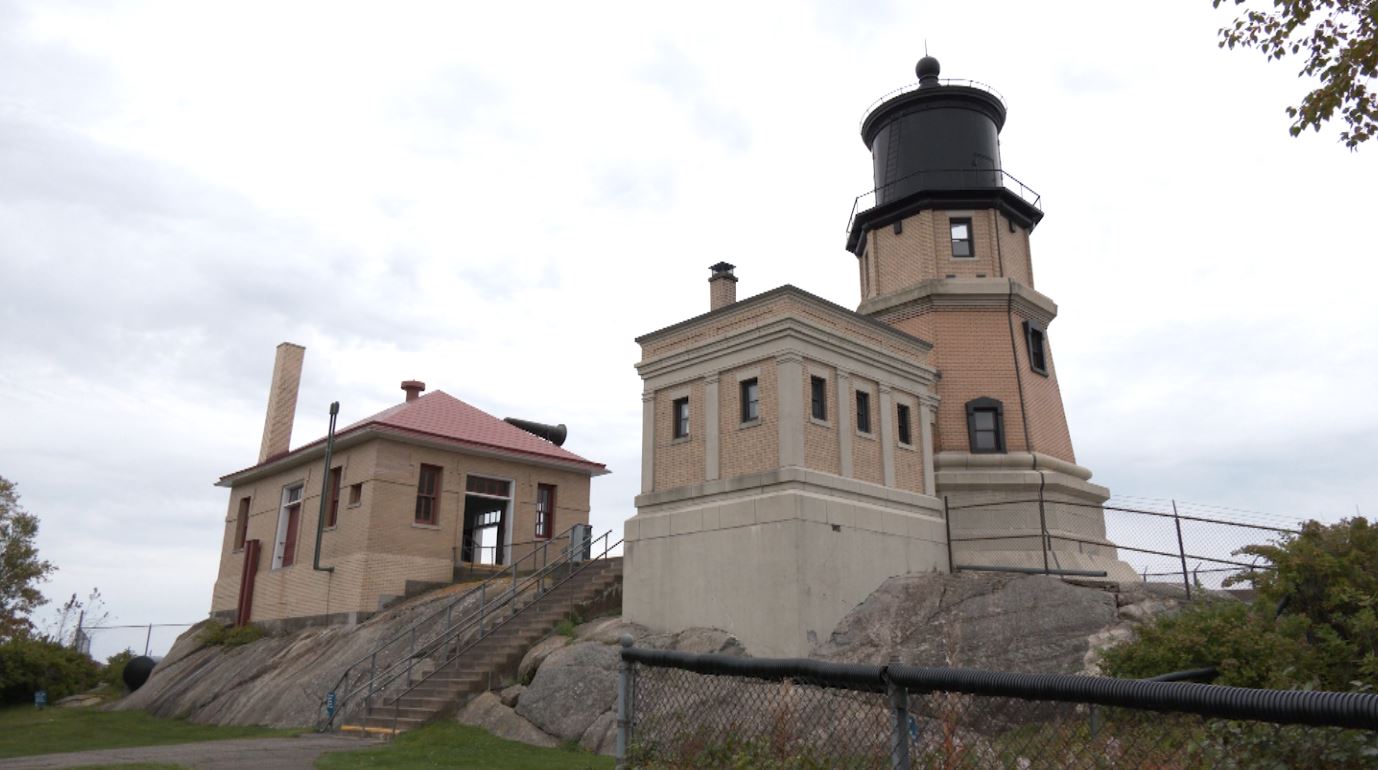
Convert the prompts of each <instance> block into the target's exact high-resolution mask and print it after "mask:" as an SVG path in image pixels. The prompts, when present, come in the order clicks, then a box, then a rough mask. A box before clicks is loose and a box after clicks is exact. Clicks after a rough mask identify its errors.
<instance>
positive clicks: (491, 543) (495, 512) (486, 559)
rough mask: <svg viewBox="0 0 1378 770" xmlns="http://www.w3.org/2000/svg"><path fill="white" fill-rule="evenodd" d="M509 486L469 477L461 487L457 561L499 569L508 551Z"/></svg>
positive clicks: (482, 478)
mask: <svg viewBox="0 0 1378 770" xmlns="http://www.w3.org/2000/svg"><path fill="white" fill-rule="evenodd" d="M511 513H512V482H511V481H507V480H504V479H492V478H486V477H483V476H473V475H470V476H469V477H468V479H467V480H466V482H465V485H464V531H463V540H462V541H461V545H460V561H464V562H468V563H470V564H492V565H495V566H496V565H500V564H505V563H506V562H507V552H508V550H509V549H510V548H511V545H512V542H511V539H512V535H511V523H510V522H511Z"/></svg>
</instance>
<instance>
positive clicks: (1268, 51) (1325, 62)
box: [1212, 0, 1378, 150]
mask: <svg viewBox="0 0 1378 770" xmlns="http://www.w3.org/2000/svg"><path fill="white" fill-rule="evenodd" d="M1246 2H1248V0H1234V4H1235V5H1243V4H1244V3H1246ZM1225 3H1226V0H1212V4H1213V5H1214V7H1216V8H1219V7H1220V6H1221V5H1224V4H1225ZM1272 6H1273V7H1272V10H1271V11H1264V10H1255V9H1253V8H1248V9H1245V11H1244V12H1243V14H1242V15H1240V16H1239V17H1238V18H1236V19H1235V20H1234V23H1233V24H1231V25H1230V26H1227V27H1223V28H1222V29H1221V30H1220V47H1221V48H1231V49H1233V48H1234V47H1235V46H1240V47H1242V48H1255V49H1258V50H1259V51H1260V52H1262V53H1263V55H1264V56H1266V57H1268V58H1269V59H1281V58H1283V57H1284V56H1297V55H1300V56H1301V57H1302V58H1303V59H1304V60H1305V64H1304V65H1303V66H1302V69H1301V72H1300V73H1298V74H1299V75H1301V76H1302V77H1316V78H1319V79H1320V85H1319V86H1318V87H1317V88H1316V89H1314V90H1313V91H1311V93H1309V94H1307V95H1306V96H1305V97H1304V98H1303V99H1302V100H1301V104H1298V105H1296V106H1294V107H1288V108H1287V115H1288V116H1289V117H1291V118H1292V127H1291V129H1290V130H1291V132H1292V136H1297V135H1299V134H1300V133H1301V132H1302V131H1304V130H1306V129H1307V128H1312V129H1315V130H1316V131H1319V130H1320V129H1321V124H1322V123H1325V122H1326V121H1328V120H1331V119H1332V118H1334V117H1335V114H1336V113H1337V112H1338V113H1339V115H1340V117H1341V118H1342V119H1343V120H1344V122H1345V125H1346V126H1347V127H1346V128H1345V129H1344V130H1343V131H1342V132H1341V133H1340V140H1341V141H1343V142H1344V143H1345V146H1347V147H1349V148H1350V149H1351V150H1353V149H1357V148H1358V146H1359V144H1360V143H1361V142H1366V141H1368V140H1369V139H1371V138H1373V135H1374V133H1375V132H1378V100H1376V99H1375V94H1374V88H1375V87H1378V0H1272Z"/></svg>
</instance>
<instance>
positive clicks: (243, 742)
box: [0, 735, 379, 770]
mask: <svg viewBox="0 0 1378 770" xmlns="http://www.w3.org/2000/svg"><path fill="white" fill-rule="evenodd" d="M377 745H379V744H378V742H377V741H374V740H370V739H367V738H352V737H348V736H343V735H301V736H297V737H294V738H235V739H232V740H227V741H202V742H199V743H178V744H174V745H171V746H135V747H131V748H127V749H95V750H92V751H74V752H71V753H67V754H40V755H39V756H36V757H16V758H14V759H0V770H21V768H22V769H23V770H47V769H48V768H59V767H82V766H85V765H112V764H127V763H130V762H168V763H171V764H177V765H184V766H186V767H191V768H196V770H238V768H246V767H249V768H255V769H256V770H311V768H312V767H313V766H314V765H315V763H316V758H317V757H319V756H320V755H321V754H324V753H326V752H327V751H353V750H355V749H365V748H368V747H370V746H377Z"/></svg>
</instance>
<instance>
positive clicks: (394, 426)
mask: <svg viewBox="0 0 1378 770" xmlns="http://www.w3.org/2000/svg"><path fill="white" fill-rule="evenodd" d="M368 428H376V429H379V430H382V431H385V432H401V433H406V434H411V435H415V436H421V437H430V438H436V439H440V440H442V441H447V442H453V443H455V444H461V445H464V446H469V447H473V448H475V449H480V450H490V451H496V452H499V453H502V454H511V455H519V456H525V457H529V458H531V459H533V460H550V461H555V462H557V463H560V464H562V465H576V466H582V467H583V468H584V469H585V470H587V471H589V472H590V473H592V474H593V475H601V474H603V473H607V468H606V466H604V465H603V464H602V463H598V462H594V461H592V460H587V459H585V458H583V457H580V456H579V455H577V454H574V453H573V452H571V451H569V450H567V449H562V448H560V447H558V446H555V445H554V444H552V443H551V442H549V441H546V440H545V439H543V438H540V437H538V436H535V435H533V434H530V433H527V432H526V431H524V430H522V429H521V428H518V427H516V426H514V425H511V424H509V423H506V422H503V421H502V420H499V419H498V418H496V417H494V416H493V415H491V414H488V413H487V412H485V411H483V410H482V409H479V408H477V407H474V406H471V405H469V404H466V403H464V402H463V401H460V400H459V399H457V398H455V397H454V396H451V395H450V394H449V393H446V392H445V391H443V390H436V391H432V392H430V393H427V394H425V395H424V396H421V397H419V398H417V399H416V400H415V401H406V402H403V403H401V404H398V405H397V406H394V407H390V408H388V409H384V410H383V411H381V412H379V413H377V414H375V415H373V416H372V417H365V418H364V419H362V420H360V421H358V422H356V423H354V424H352V425H349V426H348V427H345V428H342V429H340V430H337V431H336V432H335V440H336V441H339V440H340V439H342V438H344V437H346V436H348V435H350V434H353V433H357V432H359V431H362V430H366V429H368ZM324 443H325V439H324V438H320V439H317V440H315V441H313V442H311V443H309V444H305V445H302V446H299V447H297V448H296V449H294V450H292V451H290V452H288V453H286V454H282V455H278V456H277V457H270V458H268V459H267V460H265V461H264V462H262V463H259V464H258V465H254V466H251V467H249V468H245V469H244V470H241V471H235V472H234V473H231V474H228V475H226V476H225V477H224V478H222V479H221V481H222V482H223V481H225V480H226V479H228V478H230V477H231V476H238V475H240V474H242V473H246V472H248V471H252V470H255V469H257V468H261V467H263V466H266V465H275V464H277V463H279V462H281V461H283V460H286V459H288V458H290V457H292V456H293V455H296V454H299V453H301V452H304V451H306V450H308V449H311V448H313V447H316V446H319V445H323V444H324Z"/></svg>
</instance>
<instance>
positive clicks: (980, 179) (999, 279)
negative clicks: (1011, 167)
mask: <svg viewBox="0 0 1378 770" xmlns="http://www.w3.org/2000/svg"><path fill="white" fill-rule="evenodd" d="M916 71H917V74H918V78H919V80H918V83H916V84H914V85H912V86H909V87H907V88H904V89H901V90H900V91H899V92H897V93H894V94H891V95H887V96H886V97H884V98H883V99H882V100H880V101H879V102H878V103H877V104H876V105H875V106H874V107H873V108H872V109H871V110H870V111H869V113H868V114H867V115H866V118H865V119H864V120H863V122H862V125H861V136H862V139H863V140H864V141H865V143H866V146H867V148H868V149H870V151H871V159H872V165H873V170H874V176H875V185H876V188H875V190H873V191H872V192H871V193H868V194H866V195H863V196H861V197H860V198H858V200H857V205H856V207H855V209H854V213H853V217H852V221H851V223H850V226H849V228H848V234H847V249H848V250H849V251H851V252H852V254H854V255H855V256H856V259H857V266H858V269H859V272H860V277H861V305H860V306H859V307H858V308H857V311H858V313H860V314H861V315H864V316H868V317H870V318H873V319H875V320H878V321H881V322H883V323H885V324H888V325H890V326H892V327H894V328H896V329H899V330H901V331H903V332H906V333H908V334H910V335H913V336H915V337H918V338H920V339H923V340H926V341H928V342H931V343H932V345H933V349H932V351H931V353H930V354H929V363H931V364H932V365H933V366H934V367H935V368H937V370H938V371H939V379H938V380H937V382H936V384H935V390H936V395H937V396H938V407H937V419H936V424H935V426H934V432H933V441H934V449H935V454H934V460H933V464H934V470H935V475H936V494H937V496H938V497H942V498H946V499H947V501H948V503H949V507H950V508H951V510H950V511H949V522H950V526H951V537H952V552H953V562H954V565H955V566H957V567H961V566H962V565H974V566H981V565H998V566H1018V567H1034V568H1040V569H1041V568H1044V567H1045V562H1046V566H1047V567H1049V568H1052V569H1071V570H1106V571H1107V572H1108V573H1109V575H1108V576H1109V577H1111V578H1129V577H1131V575H1132V570H1131V569H1130V568H1129V567H1128V566H1127V565H1125V564H1123V563H1122V562H1120V561H1118V559H1116V557H1115V552H1114V549H1113V547H1110V544H1109V543H1108V542H1107V541H1106V540H1105V522H1104V514H1103V511H1102V510H1101V508H1100V505H1101V504H1102V503H1103V502H1104V501H1105V500H1106V499H1108V497H1109V491H1108V490H1107V489H1105V488H1104V487H1102V486H1099V485H1096V484H1093V483H1091V482H1090V478H1091V471H1089V470H1087V469H1086V468H1084V467H1082V466H1080V465H1078V464H1077V462H1076V455H1075V454H1074V452H1073V450H1072V438H1071V435H1070V433H1069V432H1068V430H1067V418H1066V414H1065V413H1064V411H1063V406H1062V395H1061V393H1060V391H1059V389H1058V381H1057V369H1056V368H1055V367H1054V365H1053V352H1052V345H1051V339H1052V337H1051V336H1050V327H1051V324H1052V322H1053V319H1054V318H1056V316H1057V305H1056V304H1055V303H1054V302H1053V301H1052V299H1050V298H1049V297H1048V296H1046V295H1044V294H1041V293H1039V292H1038V291H1037V290H1036V289H1035V287H1034V272H1033V265H1032V261H1031V256H1030V248H1029V235H1030V233H1032V232H1033V229H1034V227H1035V226H1037V224H1038V223H1039V221H1040V220H1042V218H1043V212H1042V210H1041V209H1040V208H1039V203H1040V200H1039V196H1038V195H1037V194H1036V193H1034V192H1033V191H1032V190H1030V189H1029V188H1028V187H1026V186H1025V185H1024V184H1022V183H1021V182H1019V181H1018V180H1016V179H1015V178H1014V177H1012V176H1010V175H1009V174H1007V173H1006V172H1005V171H1004V169H1003V166H1002V164H1001V158H1000V130H1001V129H1002V128H1003V127H1004V124H1005V105H1004V102H1003V101H1002V100H1001V97H1000V96H999V95H998V94H996V93H995V92H994V91H992V90H991V89H989V88H988V87H986V86H983V85H981V84H978V83H975V82H971V81H951V80H946V81H945V80H939V78H938V72H939V65H938V61H937V59H934V58H932V57H928V56H925V57H924V58H923V59H922V60H920V61H919V63H918V66H917V68H916ZM1040 537H1046V538H1047V542H1048V544H1049V546H1050V547H1049V548H1047V549H1045V548H1043V547H1042V543H1040Z"/></svg>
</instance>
